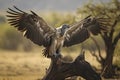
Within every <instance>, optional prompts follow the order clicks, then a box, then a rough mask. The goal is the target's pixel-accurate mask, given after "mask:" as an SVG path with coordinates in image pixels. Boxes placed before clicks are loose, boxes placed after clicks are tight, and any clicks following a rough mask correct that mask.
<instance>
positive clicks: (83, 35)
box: [64, 16, 108, 47]
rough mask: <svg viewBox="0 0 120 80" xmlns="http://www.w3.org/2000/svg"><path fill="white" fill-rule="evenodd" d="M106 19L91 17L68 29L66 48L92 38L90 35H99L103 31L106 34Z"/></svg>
mask: <svg viewBox="0 0 120 80" xmlns="http://www.w3.org/2000/svg"><path fill="white" fill-rule="evenodd" d="M104 21H105V19H102V18H93V17H91V16H88V17H86V18H85V19H83V20H81V21H79V22H77V23H75V24H74V25H72V26H71V27H70V29H68V31H67V32H66V36H65V41H64V46H67V47H68V46H72V45H75V44H79V43H81V42H83V41H85V40H86V39H88V38H89V37H90V34H93V35H97V34H99V33H101V31H103V32H106V31H108V28H107V26H106V24H105V23H104Z"/></svg>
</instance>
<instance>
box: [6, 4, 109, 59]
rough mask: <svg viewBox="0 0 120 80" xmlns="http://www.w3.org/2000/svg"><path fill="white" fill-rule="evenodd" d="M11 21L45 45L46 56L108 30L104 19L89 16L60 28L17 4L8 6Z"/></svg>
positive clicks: (33, 40) (35, 41)
mask: <svg viewBox="0 0 120 80" xmlns="http://www.w3.org/2000/svg"><path fill="white" fill-rule="evenodd" d="M7 13H8V15H7V17H9V18H8V21H9V23H10V24H11V25H12V26H14V27H15V28H17V30H18V31H20V32H24V36H25V37H26V38H28V39H30V40H31V41H32V42H34V43H35V44H38V45H39V46H44V47H45V49H44V52H43V54H44V56H46V57H51V56H53V55H56V54H60V51H61V48H62V47H69V46H72V45H75V44H79V43H81V42H83V41H85V40H86V39H88V38H89V37H90V34H93V35H97V34H99V33H101V32H105V31H107V29H108V28H107V27H106V26H105V25H104V24H103V22H104V19H102V18H95V17H91V16H88V17H86V18H84V19H83V20H81V21H78V22H76V23H74V24H73V25H67V24H64V25H62V26H60V27H58V28H54V27H51V26H48V24H47V23H46V22H45V21H44V20H43V18H41V17H40V16H38V15H37V14H36V13H35V12H33V11H31V13H30V14H29V13H26V12H24V11H22V10H20V9H18V8H17V7H16V6H14V9H11V8H8V11H7Z"/></svg>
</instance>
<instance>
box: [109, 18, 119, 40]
mask: <svg viewBox="0 0 120 80" xmlns="http://www.w3.org/2000/svg"><path fill="white" fill-rule="evenodd" d="M117 22H118V21H117V20H115V21H114V23H113V25H112V28H111V32H110V36H111V38H112V37H113V33H114V27H115V26H116V25H117Z"/></svg>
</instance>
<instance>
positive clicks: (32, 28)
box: [7, 6, 55, 47]
mask: <svg viewBox="0 0 120 80" xmlns="http://www.w3.org/2000/svg"><path fill="white" fill-rule="evenodd" d="M14 8H15V9H14V10H13V9H10V8H8V9H9V10H8V11H7V13H9V14H8V15H7V17H9V19H8V21H9V23H10V24H11V25H12V26H14V27H16V28H17V29H18V31H21V32H25V34H24V36H25V37H26V38H28V39H30V40H31V41H32V42H34V43H35V44H38V45H39V46H42V45H43V46H44V47H46V46H48V45H49V42H50V36H51V35H52V34H54V31H55V29H54V28H52V27H50V26H48V25H47V23H46V22H45V21H44V20H43V19H42V18H41V17H39V16H38V15H37V14H36V13H34V12H33V11H31V13H30V14H29V13H26V12H24V11H22V10H20V9H18V8H17V7H15V6H14Z"/></svg>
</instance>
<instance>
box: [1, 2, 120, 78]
mask: <svg viewBox="0 0 120 80" xmlns="http://www.w3.org/2000/svg"><path fill="white" fill-rule="evenodd" d="M13 5H15V6H17V7H18V8H19V9H21V10H23V11H26V12H28V13H29V11H30V10H32V11H34V12H36V13H37V14H38V15H39V16H41V17H43V18H44V20H45V21H46V22H47V23H48V24H49V25H50V26H54V27H59V26H60V25H62V24H64V23H66V24H69V25H71V24H73V23H74V22H76V21H80V20H81V19H83V18H85V17H86V16H88V15H93V16H102V17H106V16H107V18H108V17H109V19H111V22H110V24H113V25H112V26H109V25H108V26H109V27H110V28H111V31H112V30H114V32H113V35H111V34H110V32H108V33H105V34H100V35H98V36H93V37H92V38H90V39H87V40H86V41H85V42H83V43H81V44H79V45H76V46H72V47H69V48H64V49H63V50H62V54H63V55H65V56H69V57H72V58H73V60H74V59H75V58H76V57H77V55H79V53H80V50H81V48H84V49H85V50H86V53H85V59H86V60H87V61H88V62H89V63H90V64H91V65H92V66H93V68H94V69H95V70H96V71H97V72H99V73H104V72H105V71H104V69H105V66H106V65H108V64H105V62H109V61H107V58H108V57H109V54H110V55H111V56H112V57H111V62H110V63H111V65H110V66H111V67H112V69H110V71H111V72H112V70H113V72H114V74H111V76H109V77H108V76H107V77H106V76H104V77H105V78H112V79H113V78H114V79H118V78H119V77H120V71H119V70H120V54H119V52H120V45H119V43H120V42H119V35H120V34H119V32H120V0H0V80H36V79H41V78H42V77H43V75H45V71H46V69H47V68H48V66H49V64H50V60H49V59H47V58H45V57H44V56H43V55H42V49H43V47H40V46H38V45H35V44H33V43H32V42H31V41H30V40H28V39H26V38H25V37H23V34H22V33H20V32H19V31H17V30H16V29H15V28H13V27H12V26H10V25H9V24H8V22H7V18H6V15H7V13H6V11H7V10H8V8H13ZM115 21H116V22H115ZM102 35H103V36H104V37H105V36H106V35H107V37H106V38H108V39H111V43H113V42H114V40H115V39H118V40H117V41H116V45H111V46H115V48H114V49H113V50H112V51H113V52H112V51H111V53H110V52H108V51H109V50H110V49H111V48H109V47H108V45H106V44H105V43H106V42H107V40H104V38H103V36H102ZM116 37H117V38H116ZM109 44H110V43H109ZM107 49H108V51H107ZM113 72H112V73H113ZM105 73H110V72H105ZM105 75H106V74H105Z"/></svg>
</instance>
